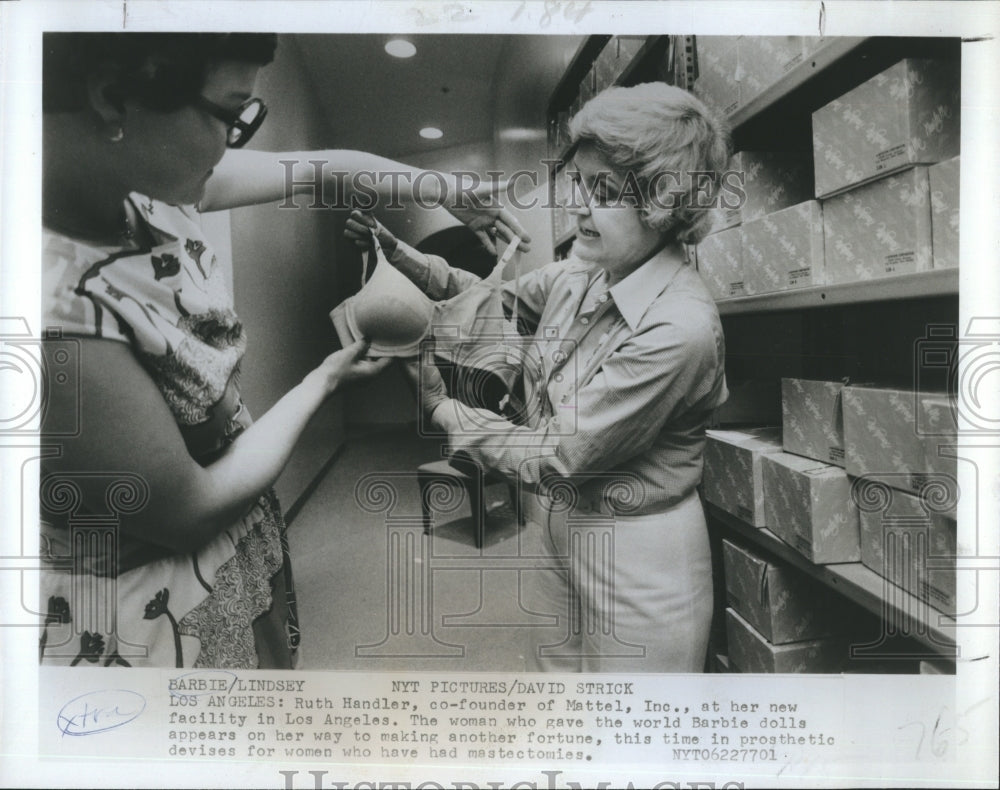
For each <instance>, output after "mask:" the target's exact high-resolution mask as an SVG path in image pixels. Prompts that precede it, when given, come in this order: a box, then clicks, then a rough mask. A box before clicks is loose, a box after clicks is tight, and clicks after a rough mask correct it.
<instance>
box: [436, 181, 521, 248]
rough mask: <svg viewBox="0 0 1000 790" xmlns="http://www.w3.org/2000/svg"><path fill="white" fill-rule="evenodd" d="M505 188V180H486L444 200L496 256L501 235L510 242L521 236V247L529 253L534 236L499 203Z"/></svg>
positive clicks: (450, 209) (449, 209) (519, 246)
mask: <svg viewBox="0 0 1000 790" xmlns="http://www.w3.org/2000/svg"><path fill="white" fill-rule="evenodd" d="M506 190H507V182H506V181H500V182H494V181H486V182H483V183H482V184H480V185H479V186H478V187H476V188H475V189H472V190H465V191H461V192H460V193H459V194H457V195H449V196H448V200H447V202H446V203H445V208H447V209H448V211H450V212H451V213H452V214H454V215H455V216H456V217H457V218H458V219H460V220H462V222H464V223H465V224H466V225H467V226H468V227H469V228H470V229H471V230H473V231H474V232H475V234H476V235H477V236H478V237H479V238H480V240H481V241H482V242H483V245H484V246H485V247H486V248H487V249H488V250H489V251H490V252H491V253H492V254H494V255H495V254H496V245H495V243H494V241H495V239H498V238H499V239H503V240H504V241H506V242H508V243H510V242H511V241H513V240H514V239H515V238H518V239H520V240H521V241H520V243H519V244H518V245H517V246H518V249H519V250H521V251H522V252H527V251H528V250H530V249H531V236H529V235H528V232H527V231H526V230H525V229H524V228H523V227H522V226H521V223H520V222H518V221H517V220H516V219H515V218H514V216H513V214H511V213H510V212H509V211H508V210H507V209H505V208H504V207H503V206H502V205H501V204H500V200H499V197H498V196H499V195H501V194H503V193H504V192H505V191H506Z"/></svg>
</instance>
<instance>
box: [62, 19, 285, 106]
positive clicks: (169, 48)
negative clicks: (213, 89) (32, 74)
mask: <svg viewBox="0 0 1000 790" xmlns="http://www.w3.org/2000/svg"><path fill="white" fill-rule="evenodd" d="M42 46H43V51H44V55H43V65H42V109H43V111H44V112H74V111H77V110H81V109H83V108H84V107H85V106H86V97H87V79H88V77H89V76H90V75H91V74H93V73H95V72H96V71H97V70H98V69H105V68H107V69H110V70H112V73H113V74H114V75H115V79H114V82H113V85H112V86H111V93H110V94H109V98H111V99H112V100H113V101H116V102H119V103H120V102H122V101H124V100H125V99H132V100H134V101H137V102H139V103H140V104H142V105H143V106H144V107H148V108H149V109H151V110H158V111H160V112H171V111H174V110H178V109H180V108H181V107H183V106H185V105H187V104H189V103H190V102H191V101H192V100H193V99H194V98H195V97H196V96H197V95H198V94H199V93H201V91H202V88H203V87H204V85H205V74H206V71H207V69H208V67H209V66H210V65H211V64H213V63H217V62H219V61H224V60H238V61H245V62H248V63H256V64H259V65H261V66H263V65H266V64H268V63H270V62H271V61H272V60H273V59H274V50H275V47H276V46H277V36H276V35H275V34H273V33H45V34H44V37H43V41H42Z"/></svg>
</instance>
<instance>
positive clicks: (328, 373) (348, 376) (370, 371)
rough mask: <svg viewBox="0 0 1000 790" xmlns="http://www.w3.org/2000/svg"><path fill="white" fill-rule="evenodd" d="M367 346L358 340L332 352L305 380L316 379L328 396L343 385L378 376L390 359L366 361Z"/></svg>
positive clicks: (365, 342)
mask: <svg viewBox="0 0 1000 790" xmlns="http://www.w3.org/2000/svg"><path fill="white" fill-rule="evenodd" d="M368 346H369V343H368V341H367V340H359V341H357V342H356V343H352V344H351V345H349V346H347V347H346V348H342V349H340V351H334V352H333V353H332V354H330V356H328V357H327V358H326V359H324V360H323V361H322V362H321V363H320V364H319V366H318V367H316V369H315V370H313V371H312V372H310V373H309V374H308V376H307V378H308V377H316V378H318V379H319V380H320V382H321V384H322V386H323V388H324V390H325V391H326V393H327V394H330V393H332V392H333V391H334V390H336V389H337V388H338V387H340V386H342V385H344V384H352V383H354V382H356V381H364V380H365V379H370V378H372V377H373V376H376V375H378V374H379V373H381V372H382V371H383V370H385V369H386V368H387V367H388V366H389V364H390V363H391V362H392V359H391V358H390V357H384V358H382V359H367V358H366V357H365V354H366V353H367V352H368Z"/></svg>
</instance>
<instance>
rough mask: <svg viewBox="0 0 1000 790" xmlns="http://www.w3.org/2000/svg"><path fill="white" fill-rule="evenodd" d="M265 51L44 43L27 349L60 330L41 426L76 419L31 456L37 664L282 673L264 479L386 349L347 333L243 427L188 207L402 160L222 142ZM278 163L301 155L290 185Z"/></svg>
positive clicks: (236, 360)
mask: <svg viewBox="0 0 1000 790" xmlns="http://www.w3.org/2000/svg"><path fill="white" fill-rule="evenodd" d="M275 46H276V37H275V36H273V35H262V34H132V33H128V34H79V33H65V34H64V33H58V34H55V33H49V34H46V35H45V38H44V49H45V52H44V61H43V63H44V76H43V109H44V120H43V134H44V140H43V142H44V166H43V208H42V213H43V225H44V233H43V241H42V245H43V275H42V288H43V320H44V324H45V326H46V327H58V328H60V329H61V335H62V337H61V339H59V338H56V337H49V338H47V340H46V342H44V343H43V349H44V353H45V355H46V357H47V359H48V360H49V361H50V362H55V363H58V362H59V361H60V355H65V354H66V343H67V339H68V338H72V339H73V342H75V343H77V344H78V348H79V354H80V366H79V375H80V381H79V387H78V389H77V390H74V391H72V392H70V391H71V390H73V388H72V387H53V388H51V390H50V392H49V393H48V394H49V403H48V408H47V409H46V414H45V418H44V421H43V426H42V430H43V434H44V433H49V434H50V435H52V436H55V435H56V434H57V433H58V425H59V424H60V423H59V420H60V419H62V417H64V416H65V415H67V414H76V415H78V418H77V425H78V430H76V431H75V432H70V433H71V434H75V435H60V436H59V437H58V439H57V441H58V445H59V446H58V452H57V453H55V454H52V455H50V456H48V457H46V458H45V459H44V462H43V464H42V474H41V482H40V488H41V491H40V504H41V516H42V544H43V545H42V551H43V554H44V556H45V557H46V560H47V561H46V567H45V569H44V570H43V571H42V589H41V599H40V600H41V602H42V605H43V607H47V611H46V612H45V613H44V616H45V620H44V628H43V632H42V636H41V641H40V646H39V653H40V661H42V662H43V663H46V664H69V665H83V666H94V665H98V666H138V665H142V666H171V667H174V666H176V667H181V666H205V667H229V668H237V667H243V668H257V667H259V668H267V667H270V668H282V667H292V666H294V665H295V661H296V648H297V646H298V643H299V632H298V626H297V621H296V616H295V596H294V589H293V586H292V579H291V572H290V567H289V563H288V549H287V543H286V540H285V526H284V521H283V518H282V513H281V510H280V508H279V505H278V502H277V500H276V498H275V496H274V493H273V491H272V489H271V486H272V484H273V483H274V481H275V480H276V479H277V477H278V475H279V474H280V472H281V471H282V469H283V467H284V466H285V464H286V463H287V461H288V459H289V457H290V455H291V453H292V450H293V448H294V446H295V443H296V441H297V440H298V438H299V436H300V435H301V434H302V432H303V430H304V428H305V426H306V424H307V422H308V420H309V419H310V417H311V416H312V415H313V414H314V413H315V412H316V410H317V409H318V408H319V407H320V406H321V405H322V404H323V403H324V401H325V400H326V399H327V398H328V397H329V395H330V394H331V393H332V392H333V391H334V390H336V389H337V388H338V387H340V386H342V385H344V384H348V383H350V382H353V381H357V380H360V379H365V378H368V377H370V376H372V375H374V374H376V373H377V372H379V371H380V370H382V369H383V368H384V367H385V365H386V364H387V361H379V362H373V361H371V360H368V359H365V350H366V345H365V343H364V342H359V343H356V344H354V345H352V346H350V347H348V348H345V349H342V350H340V351H337V352H335V353H333V354H331V355H330V356H328V357H327V358H326V359H325V360H324V361H323V362H322V363H321V364H320V365H319V367H317V368H316V369H315V370H313V371H311V372H310V373H309V374H307V375H306V376H305V377H304V378H303V380H302V382H301V383H300V384H299V385H298V386H296V387H294V388H293V389H292V390H291V391H290V392H288V393H287V394H286V395H285V396H284V397H283V398H281V399H280V400H279V401H278V402H277V403H276V404H275V405H274V406H273V407H272V408H271V409H270V410H269V411H268V412H267V413H265V414H263V415H262V416H261V417H260V418H259V419H257V420H256V421H251V419H250V417H249V416H248V414H247V411H246V410H245V408H244V406H243V402H242V400H241V398H240V393H239V375H238V373H239V366H240V360H241V358H242V356H243V353H244V349H245V344H246V340H245V333H244V329H243V326H242V324H241V323H240V321H239V319H238V317H237V316H236V314H235V313H234V311H233V307H232V303H231V296H230V294H229V293H228V289H227V287H226V285H225V283H224V281H223V273H222V271H221V267H220V266H219V265H218V263H217V260H216V257H215V255H214V254H213V253H212V250H211V248H210V246H209V244H208V242H207V241H206V240H205V238H203V235H202V232H201V228H200V223H199V222H198V219H197V212H198V211H210V210H221V209H228V208H233V207H236V206H242V205H249V204H253V203H264V202H271V201H277V200H281V199H283V198H285V197H288V192H289V190H291V189H296V188H305V187H308V188H309V189H311V188H312V186H311V184H310V181H311V180H312V179H313V166H312V165H311V164H310V163H309V161H308V160H310V159H313V160H316V159H325V160H326V161H327V162H328V167H329V171H328V172H329V173H330V174H331V175H330V177H331V178H333V177H336V176H333V175H332V174H333V173H334V172H335V171H341V172H346V173H355V172H358V171H359V170H367V171H376V172H377V171H380V170H383V171H394V172H400V171H404V172H409V173H410V174H411V175H416V174H418V173H419V172H420V171H416V170H412V169H407V168H405V166H402V165H400V164H399V163H396V162H392V161H390V160H387V159H383V158H381V157H377V156H374V155H371V154H366V153H363V152H357V151H324V152H317V153H314V154H308V153H305V154H299V155H296V154H280V153H262V152H249V151H240V150H237V149H239V148H240V147H242V146H243V145H245V144H246V143H247V142H248V141H249V140H250V138H251V137H252V136H253V134H254V132H256V130H257V129H258V128H259V127H260V125H261V123H262V122H263V121H264V118H265V115H266V108H265V106H264V104H263V102H262V101H261V100H260V99H258V98H254V96H253V92H254V83H255V79H256V76H257V72H258V70H259V68H260V67H261V66H264V65H266V64H267V63H269V62H270V61H271V60H272V58H273V54H274V50H275ZM289 159H292V160H301V162H300V164H298V165H296V166H295V168H294V172H293V173H292V175H293V178H292V179H288V178H287V175H288V173H287V172H286V167H285V165H283V164H282V163H281V161H282V160H286V161H287V160H289ZM423 181H424V183H425V184H426V185H428V186H429V187H438V185H440V186H441V187H442V188H443V189H444V190H447V189H454V188H455V184H454V181H453V179H450V178H449V177H445V176H440V177H435V178H430V179H424V180H423ZM295 182H298V186H297V185H296V183H295ZM303 185H305V187H303ZM389 186H390V185H388V184H386V183H381V184H379V185H378V186H377V189H378V190H379V191H380V193H381V194H388V193H387V189H388V187H389ZM396 186H397V187H398V188H401V189H402V190H404V192H405V190H406V189H407V186H408V184H407V182H406V181H405V180H397V182H396ZM440 191H441V190H440V189H439V192H440ZM402 197H404V198H407V197H409V198H412V197H413V195H412V194H403V195H402ZM423 197H426V196H423ZM437 197H438V198H442V199H443V198H444V197H446V195H444V194H439V195H437ZM477 205H478V208H474V207H472V206H470V207H469V208H468V209H467V210H465V211H464V212H455V213H458V214H459V216H460V218H462V219H464V220H466V221H467V223H468V224H469V226H470V227H472V228H473V229H474V230H479V231H482V230H484V229H485V228H487V227H490V228H495V229H496V232H497V233H498V235H500V236H502V237H509V236H510V235H511V234H513V233H517V234H518V235H522V233H521V230H520V228H519V227H518V226H517V223H516V221H514V220H513V219H512V218H511V217H510V216H509V215H508V214H507V213H506V212H505V211H503V210H502V209H501V208H500V207H499V206H497V205H495V204H493V205H492V206H484V204H483V202H482V201H480V202H479V203H478V204H477ZM237 265H238V262H237ZM108 513H113V514H114V518H112V519H110V520H109V519H108V518H107V517H105V518H104V519H103V522H102V518H101V517H102V516H104V515H105V514H108ZM102 524H104V525H105V526H102ZM108 524H111V525H112V526H111V527H110V528H109V527H107V526H106V525H108Z"/></svg>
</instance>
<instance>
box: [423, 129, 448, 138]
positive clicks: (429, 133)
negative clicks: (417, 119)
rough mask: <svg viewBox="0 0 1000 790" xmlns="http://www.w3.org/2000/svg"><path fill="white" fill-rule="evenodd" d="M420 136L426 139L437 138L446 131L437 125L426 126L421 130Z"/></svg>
mask: <svg viewBox="0 0 1000 790" xmlns="http://www.w3.org/2000/svg"><path fill="white" fill-rule="evenodd" d="M420 136H421V137H423V138H424V139H425V140H437V139H438V138H439V137H444V132H442V131H441V130H440V129H438V128H437V127H436V126H425V127H424V128H423V129H421V130H420Z"/></svg>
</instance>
